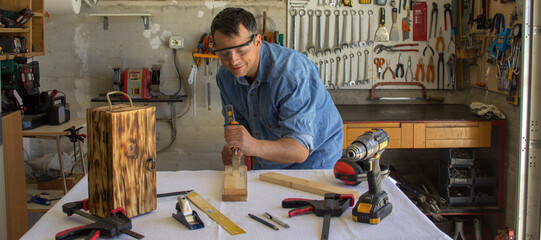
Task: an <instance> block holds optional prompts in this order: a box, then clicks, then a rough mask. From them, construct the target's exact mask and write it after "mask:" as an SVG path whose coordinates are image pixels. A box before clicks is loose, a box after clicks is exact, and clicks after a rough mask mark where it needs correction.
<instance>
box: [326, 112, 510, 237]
mask: <svg viewBox="0 0 541 240" xmlns="http://www.w3.org/2000/svg"><path fill="white" fill-rule="evenodd" d="M337 109H338V111H339V112H340V115H341V116H342V121H343V123H344V144H343V145H344V148H347V147H348V146H349V145H350V144H351V143H352V142H353V141H354V140H355V139H356V138H357V137H358V136H359V135H361V134H362V133H364V132H365V131H367V130H370V129H372V128H382V129H384V130H385V131H387V133H388V134H389V138H390V143H389V149H438V148H439V149H447V148H475V151H476V152H477V153H480V154H479V155H485V158H486V159H492V160H493V163H494V164H495V165H497V168H498V169H497V176H494V177H497V189H498V190H497V203H496V205H494V206H463V207H458V206H457V207H445V208H442V213H441V214H442V215H454V216H460V215H496V217H497V225H498V229H499V228H501V227H502V226H503V207H504V203H503V200H504V197H503V196H504V164H505V140H506V137H505V136H506V122H505V120H499V119H498V120H489V119H485V118H482V117H480V116H477V115H475V114H473V113H472V112H471V111H470V108H469V106H467V105H461V104H372V105H337Z"/></svg>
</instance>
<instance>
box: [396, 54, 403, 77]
mask: <svg viewBox="0 0 541 240" xmlns="http://www.w3.org/2000/svg"><path fill="white" fill-rule="evenodd" d="M394 72H395V73H396V76H397V77H399V78H403V77H404V64H402V53H400V54H398V63H397V64H396V70H394ZM399 72H400V74H399Z"/></svg>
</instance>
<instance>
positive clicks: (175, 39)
mask: <svg viewBox="0 0 541 240" xmlns="http://www.w3.org/2000/svg"><path fill="white" fill-rule="evenodd" d="M169 47H170V48H174V49H183V48H184V37H182V36H171V37H169Z"/></svg>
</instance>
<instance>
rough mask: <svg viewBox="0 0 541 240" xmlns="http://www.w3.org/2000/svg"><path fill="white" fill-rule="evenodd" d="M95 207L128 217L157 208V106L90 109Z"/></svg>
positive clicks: (91, 202)
mask: <svg viewBox="0 0 541 240" xmlns="http://www.w3.org/2000/svg"><path fill="white" fill-rule="evenodd" d="M86 114H87V125H88V198H89V207H90V212H91V213H92V214H94V215H97V216H100V217H105V216H109V215H110V214H111V211H112V210H114V209H116V208H119V207H123V208H124V209H125V210H126V215H127V216H128V217H134V216H138V215H141V214H144V213H147V212H150V211H152V210H154V209H156V208H157V199H156V194H157V192H156V191H157V190H156V128H155V123H156V118H155V108H154V107H148V106H129V105H123V104H121V105H114V106H113V107H112V110H111V109H110V108H109V106H105V107H97V108H91V109H87V112H86Z"/></svg>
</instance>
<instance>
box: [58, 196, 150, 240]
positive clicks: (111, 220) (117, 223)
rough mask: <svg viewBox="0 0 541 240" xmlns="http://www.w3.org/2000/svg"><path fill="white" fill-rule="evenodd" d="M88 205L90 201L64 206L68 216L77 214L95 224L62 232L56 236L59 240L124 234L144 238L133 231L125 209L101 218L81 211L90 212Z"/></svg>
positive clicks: (63, 208) (118, 209)
mask: <svg viewBox="0 0 541 240" xmlns="http://www.w3.org/2000/svg"><path fill="white" fill-rule="evenodd" d="M88 203H89V202H88V199H85V200H83V201H77V202H70V203H66V204H64V205H62V211H63V212H64V213H66V214H67V215H68V216H71V215H73V214H74V213H76V214H77V215H80V216H83V217H86V218H88V219H90V220H93V221H95V222H94V223H91V224H88V225H83V226H79V227H74V228H70V229H67V230H64V231H61V232H59V233H57V234H56V239H57V240H64V239H75V238H77V237H81V236H88V238H87V239H97V238H98V237H99V236H100V235H101V236H106V237H114V236H118V235H121V234H122V233H125V234H128V235H130V236H132V237H134V238H137V239H142V238H144V236H143V235H141V234H139V233H136V232H134V231H131V227H132V225H131V219H130V218H128V216H126V212H125V210H124V208H117V209H115V210H113V211H111V215H110V216H108V217H106V218H100V217H97V216H94V215H92V214H89V213H87V212H84V211H82V210H81V209H84V210H88V209H89V204H88Z"/></svg>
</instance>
